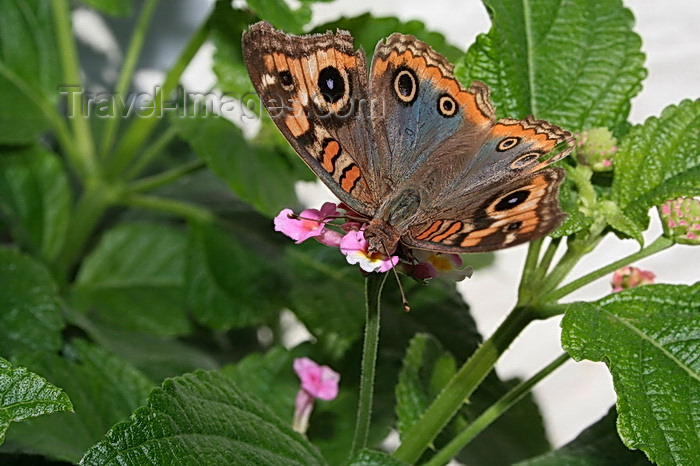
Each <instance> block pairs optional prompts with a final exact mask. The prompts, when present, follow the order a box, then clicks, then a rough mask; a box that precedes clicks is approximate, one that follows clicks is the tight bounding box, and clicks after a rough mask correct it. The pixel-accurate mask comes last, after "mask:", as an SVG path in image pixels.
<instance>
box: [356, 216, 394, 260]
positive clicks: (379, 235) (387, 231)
mask: <svg viewBox="0 0 700 466" xmlns="http://www.w3.org/2000/svg"><path fill="white" fill-rule="evenodd" d="M364 237H365V239H366V240H367V242H368V243H369V251H370V252H377V253H381V254H387V253H389V254H391V253H393V252H394V250H396V246H397V245H398V244H399V240H400V239H401V236H400V235H399V232H398V230H397V229H396V228H395V227H394V226H392V225H391V224H389V223H388V222H386V221H384V220H381V219H376V218H375V219H373V220H371V221H370V222H369V224H368V225H367V227H366V228H365V231H364Z"/></svg>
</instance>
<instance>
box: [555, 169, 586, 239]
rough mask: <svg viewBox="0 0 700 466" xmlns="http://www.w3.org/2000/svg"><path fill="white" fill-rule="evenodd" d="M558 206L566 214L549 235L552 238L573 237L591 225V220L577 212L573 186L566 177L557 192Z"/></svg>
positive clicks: (577, 205)
mask: <svg viewBox="0 0 700 466" xmlns="http://www.w3.org/2000/svg"><path fill="white" fill-rule="evenodd" d="M567 172H568V169H567ZM559 205H560V206H561V208H562V210H563V211H564V212H566V218H565V219H564V221H563V222H562V224H561V225H560V226H559V228H557V229H556V230H554V232H553V233H552V234H551V235H550V236H551V237H552V238H561V237H563V236H570V235H573V234H574V233H577V232H579V231H582V230H587V229H588V228H590V227H591V225H592V224H593V219H592V218H591V217H588V216H586V215H585V214H584V213H583V212H581V211H580V210H579V204H578V195H577V193H576V191H575V185H574V183H573V182H572V181H571V179H570V178H568V177H567V178H566V179H565V180H564V183H563V184H562V186H561V189H560V190H559Z"/></svg>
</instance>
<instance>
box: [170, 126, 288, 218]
mask: <svg viewBox="0 0 700 466" xmlns="http://www.w3.org/2000/svg"><path fill="white" fill-rule="evenodd" d="M172 121H173V124H174V126H175V127H176V128H177V129H178V131H179V134H180V136H181V137H182V138H183V139H184V140H185V141H187V142H188V143H189V144H190V146H191V147H192V150H194V152H195V153H196V154H197V155H198V156H199V157H201V158H202V159H203V160H204V161H205V162H206V163H207V164H208V165H209V168H210V169H211V170H212V171H213V172H214V173H215V174H216V175H217V176H219V177H221V178H223V179H224V180H226V182H228V184H229V186H230V188H231V189H232V190H233V192H235V193H236V195H237V196H238V197H240V198H241V199H242V200H244V201H246V202H249V203H251V204H252V205H253V206H254V207H255V208H256V209H257V210H258V211H259V212H261V213H262V214H264V215H267V216H268V217H273V216H275V215H277V214H278V213H279V211H280V210H281V209H282V208H283V207H287V206H289V205H290V204H294V203H295V202H296V194H295V192H294V182H295V181H296V180H295V178H294V177H291V176H290V174H291V173H293V172H294V169H293V168H292V167H291V165H290V163H289V162H288V160H287V157H286V156H285V155H284V154H283V153H280V152H278V151H276V150H274V149H269V148H259V147H255V146H252V145H250V144H248V142H247V141H246V140H245V139H244V138H243V135H242V133H241V130H240V129H238V128H237V127H236V126H235V125H234V124H233V123H231V122H230V121H228V120H226V119H224V118H220V117H204V116H201V115H200V116H191V117H187V118H174V119H173V120H172Z"/></svg>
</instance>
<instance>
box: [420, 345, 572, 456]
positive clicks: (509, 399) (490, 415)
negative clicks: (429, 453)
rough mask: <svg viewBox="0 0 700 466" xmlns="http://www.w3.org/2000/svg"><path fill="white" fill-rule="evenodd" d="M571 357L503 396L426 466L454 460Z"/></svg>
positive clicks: (560, 360) (545, 368)
mask: <svg viewBox="0 0 700 466" xmlns="http://www.w3.org/2000/svg"><path fill="white" fill-rule="evenodd" d="M570 358H571V357H570V356H569V355H568V354H566V353H564V354H562V355H560V356H559V357H558V358H556V359H555V360H554V361H552V362H550V363H549V364H548V365H547V366H546V367H544V368H543V369H541V370H540V371H539V372H537V374H535V375H533V376H532V377H530V378H529V379H528V380H525V381H523V382H521V383H520V384H518V385H517V386H516V387H514V388H513V389H512V390H510V391H509V392H508V393H506V394H505V395H503V396H502V397H501V398H500V399H499V400H498V401H496V402H495V403H494V404H492V405H491V406H489V407H488V409H486V411H484V412H483V413H481V415H480V416H479V417H477V418H476V419H474V421H473V422H472V423H471V424H469V425H468V426H467V428H466V429H464V430H463V431H462V432H460V433H459V434H458V435H457V436H456V437H455V438H453V439H452V441H451V442H450V443H448V444H447V445H446V446H445V447H444V448H443V449H442V450H440V451H438V452H437V453H436V454H435V456H433V457H432V458H431V459H430V461H428V462H427V463H425V466H441V465H443V464H447V463H448V462H449V461H450V460H451V459H452V458H454V457H455V456H456V455H457V454H458V453H459V452H460V450H461V449H462V448H464V447H465V446H466V445H467V444H469V442H471V441H472V440H473V439H474V437H476V436H477V435H479V434H480V433H481V432H483V431H484V430H485V429H486V428H487V427H488V426H490V425H491V423H493V422H494V421H495V420H497V419H498V418H499V417H501V415H502V414H503V413H505V412H506V411H508V410H509V409H510V408H511V407H512V406H513V405H514V404H515V403H517V402H518V401H520V400H521V399H522V397H524V396H525V395H527V394H528V393H530V391H531V390H532V387H534V386H535V385H537V383H539V382H540V381H541V380H542V379H544V378H545V377H547V376H548V375H549V374H551V373H552V372H554V371H555V370H556V369H557V368H559V367H560V366H561V365H562V364H564V363H565V362H566V361H568V360H569V359H570Z"/></svg>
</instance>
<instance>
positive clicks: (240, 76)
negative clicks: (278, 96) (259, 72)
mask: <svg viewBox="0 0 700 466" xmlns="http://www.w3.org/2000/svg"><path fill="white" fill-rule="evenodd" d="M214 8H215V10H214V13H213V14H212V16H211V40H212V42H213V43H214V46H215V47H216V52H214V64H213V67H212V68H213V70H214V73H216V78H217V83H218V86H219V88H220V89H221V90H222V91H223V92H225V93H228V94H232V95H233V96H240V97H241V100H242V101H243V102H245V100H246V99H245V97H246V95H251V96H252V95H254V94H255V92H254V91H253V85H252V84H251V82H250V78H249V77H248V70H247V69H246V67H245V64H244V63H243V49H242V47H243V45H242V41H241V37H242V35H243V30H244V29H246V28H247V27H248V25H250V24H251V23H254V22H255V16H254V15H253V14H252V13H251V12H250V11H248V10H239V9H236V8H232V6H231V2H216V6H215V7H214Z"/></svg>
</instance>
